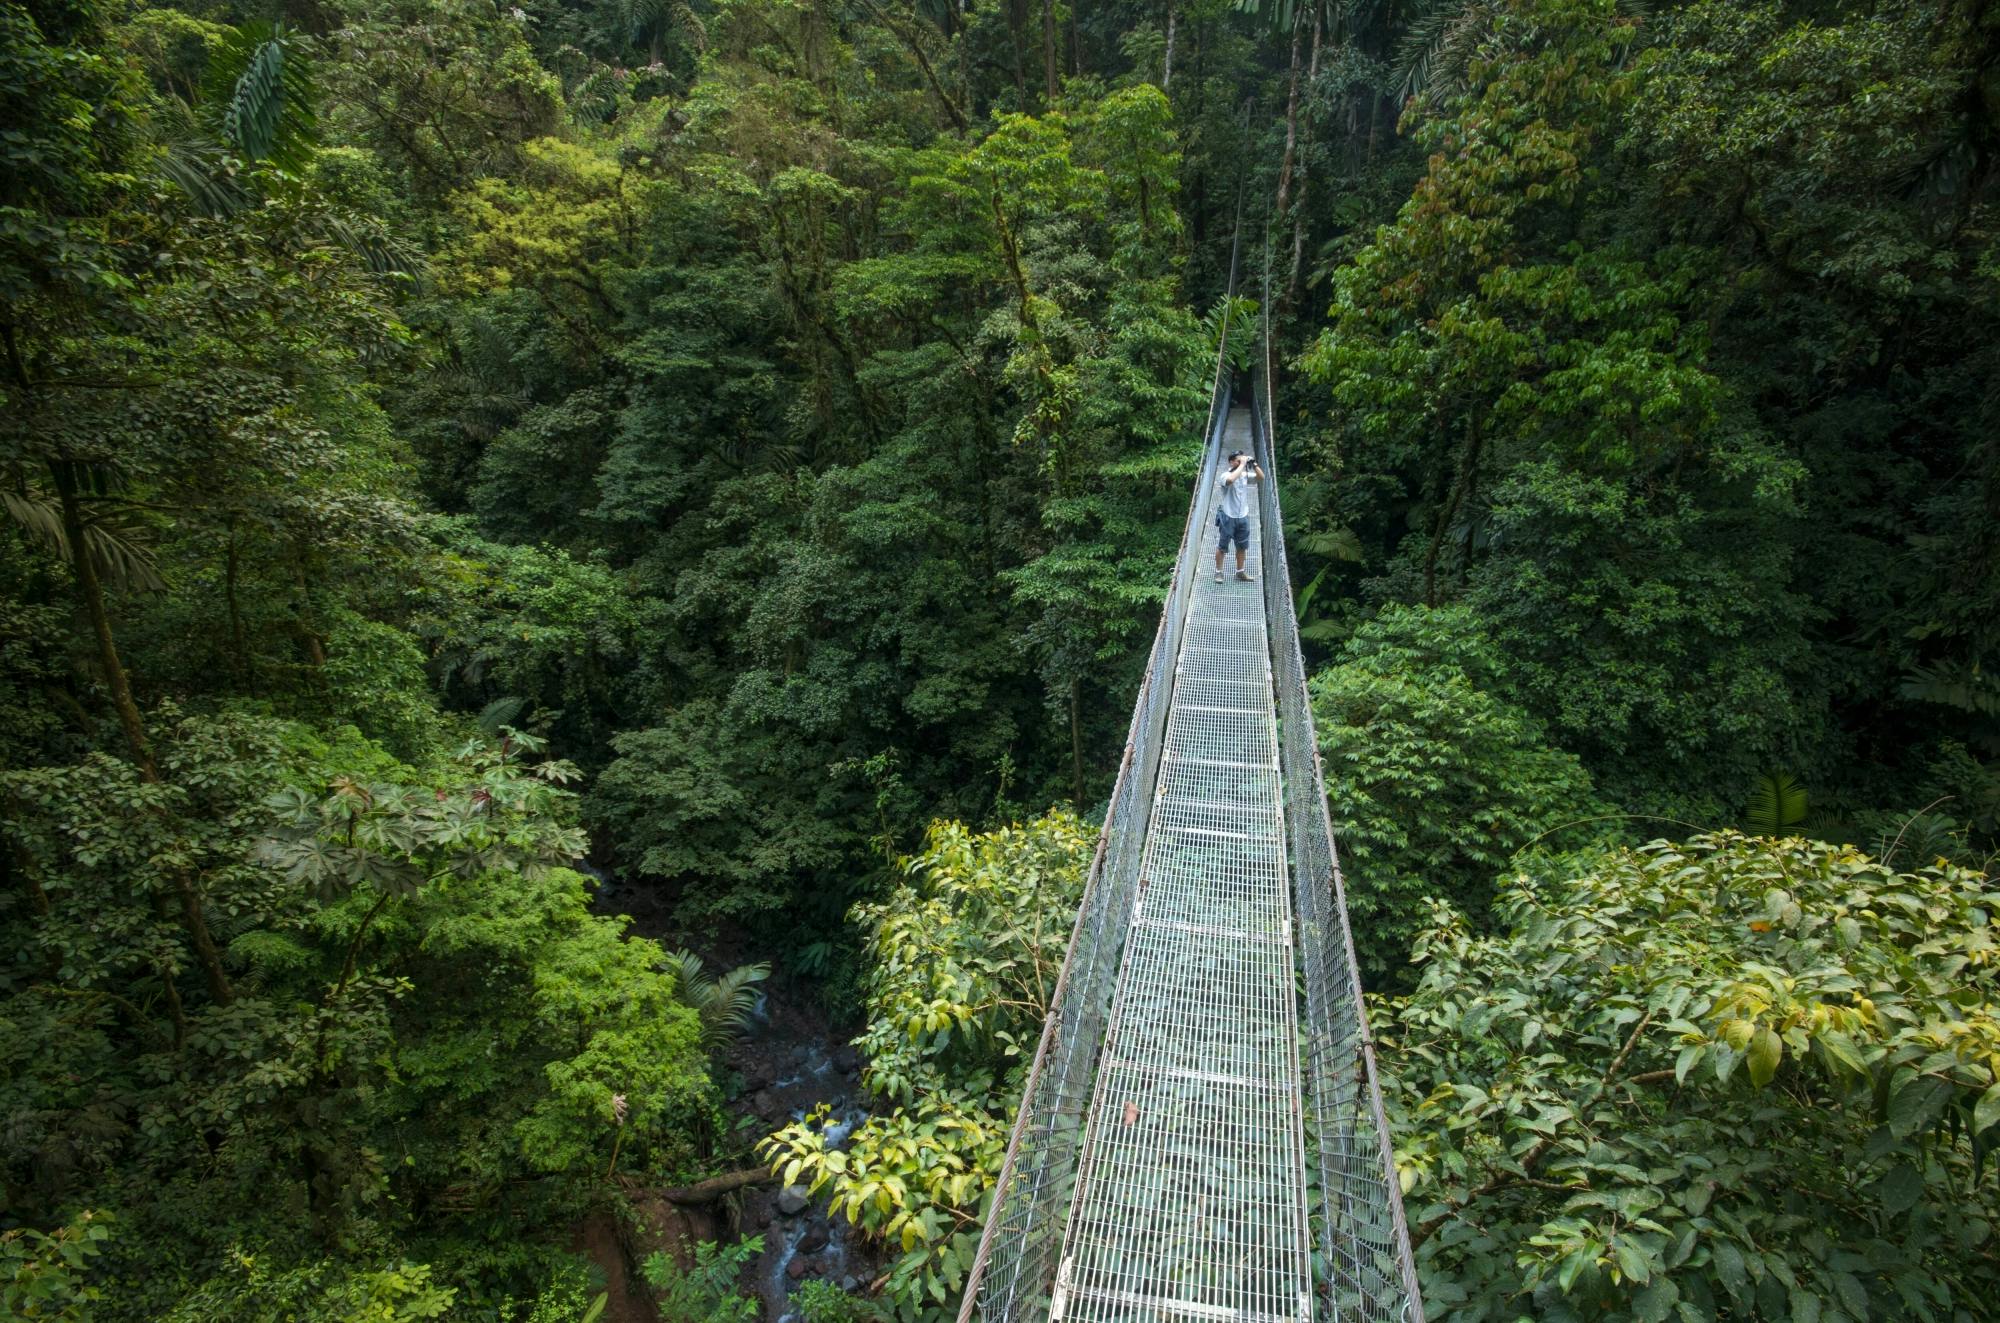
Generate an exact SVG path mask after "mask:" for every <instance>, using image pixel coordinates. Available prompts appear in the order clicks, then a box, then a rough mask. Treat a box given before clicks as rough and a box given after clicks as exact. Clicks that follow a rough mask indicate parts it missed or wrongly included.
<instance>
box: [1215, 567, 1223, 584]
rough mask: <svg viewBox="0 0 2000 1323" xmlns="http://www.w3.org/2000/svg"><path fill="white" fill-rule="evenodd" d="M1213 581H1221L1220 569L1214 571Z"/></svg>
mask: <svg viewBox="0 0 2000 1323" xmlns="http://www.w3.org/2000/svg"><path fill="white" fill-rule="evenodd" d="M1215 581H1216V582H1217V583H1221V582H1222V571H1221V570H1217V571H1216V572H1215Z"/></svg>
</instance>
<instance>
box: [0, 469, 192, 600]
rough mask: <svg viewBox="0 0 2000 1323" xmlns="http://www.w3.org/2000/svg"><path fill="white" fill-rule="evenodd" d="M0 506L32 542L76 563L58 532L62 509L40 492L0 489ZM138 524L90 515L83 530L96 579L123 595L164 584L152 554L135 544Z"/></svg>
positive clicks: (152, 590) (163, 587)
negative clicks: (121, 592)
mask: <svg viewBox="0 0 2000 1323" xmlns="http://www.w3.org/2000/svg"><path fill="white" fill-rule="evenodd" d="M0 504H4V505H5V506H6V509H7V517H8V518H9V519H11V520H13V521H14V523H15V524H16V525H18V526H19V527H20V529H21V531H22V532H23V533H25V534H26V535H27V536H28V537H29V538H30V539H32V540H33V541H36V542H39V543H41V544H42V545H43V546H44V547H46V548H48V550H49V551H50V552H51V553H52V554H54V555H55V556H56V558H57V559H59V560H61V561H62V562H63V563H64V564H65V565H72V564H75V562H76V557H75V549H74V548H73V547H71V546H70V540H69V534H68V532H67V530H65V529H64V528H63V520H62V507H61V506H60V505H58V504H57V503H56V501H55V500H54V499H53V498H51V497H48V496H46V495H44V494H42V493H41V492H38V491H36V490H34V489H33V488H29V489H27V490H25V491H21V490H16V491H0ZM141 527H142V525H140V524H139V523H138V522H137V521H136V520H133V519H130V518H107V517H94V518H92V519H91V520H90V521H89V522H88V523H86V524H85V525H84V528H83V544H84V550H85V552H86V554H88V555H89V557H90V566H91V568H92V569H94V570H96V571H97V577H98V578H99V579H100V580H102V581H103V582H104V584H105V585H106V586H108V587H111V588H118V589H123V590H126V591H136V592H148V593H163V592H165V591H166V590H167V581H166V580H165V579H162V578H161V577H160V572H159V570H158V568H157V567H156V566H155V564H154V561H153V555H152V553H151V552H150V551H148V550H147V549H146V548H145V547H143V546H141V545H140V544H139V543H138V542H137V541H136V540H135V535H136V534H137V533H138V532H139V531H140V529H141Z"/></svg>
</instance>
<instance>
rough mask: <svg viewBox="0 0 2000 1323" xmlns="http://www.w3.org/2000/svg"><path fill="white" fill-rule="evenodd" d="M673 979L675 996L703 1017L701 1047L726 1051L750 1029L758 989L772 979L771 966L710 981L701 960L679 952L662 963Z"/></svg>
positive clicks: (742, 969) (744, 967)
mask: <svg viewBox="0 0 2000 1323" xmlns="http://www.w3.org/2000/svg"><path fill="white" fill-rule="evenodd" d="M660 965H661V967H662V968H663V969H665V970H666V971H667V972H668V973H669V974H672V975H673V976H674V985H675V994H676V995H677V996H678V997H679V998H680V999H681V1001H682V1002H684V1003H686V1004H687V1005H689V1006H691V1007H693V1008H694V1011H695V1014H697V1015H699V1016H700V1017H701V1041H702V1046H703V1047H704V1048H706V1049H707V1050H708V1051H711V1052H713V1051H716V1050H717V1049H719V1048H722V1047H725V1046H727V1045H728V1044H729V1042H730V1040H732V1039H734V1038H735V1037H736V1036H737V1035H738V1034H740V1033H742V1032H743V1030H744V1029H745V1028H746V1027H748V1025H749V1023H750V1016H751V1013H752V1012H753V1011H755V1010H756V1007H757V992H756V985H757V984H759V983H762V982H763V981H764V980H765V979H766V978H769V977H770V974H771V967H770V966H769V965H761V964H760V965H739V966H737V967H736V968H735V969H732V970H730V971H729V972H728V973H727V974H724V975H723V976H722V977H721V978H719V979H718V978H710V977H709V975H708V970H707V968H706V967H705V966H703V964H702V962H701V957H700V956H698V955H696V954H695V953H694V952H692V951H688V950H685V949H683V950H679V951H673V952H670V953H668V954H667V955H665V956H662V957H661V959H660Z"/></svg>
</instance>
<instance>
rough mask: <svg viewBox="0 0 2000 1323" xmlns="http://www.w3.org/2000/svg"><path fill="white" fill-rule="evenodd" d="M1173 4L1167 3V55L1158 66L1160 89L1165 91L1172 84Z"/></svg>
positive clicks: (1170, 0)
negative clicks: (1159, 66)
mask: <svg viewBox="0 0 2000 1323" xmlns="http://www.w3.org/2000/svg"><path fill="white" fill-rule="evenodd" d="M1174 18H1175V15H1174V6H1173V3H1172V0H1168V4H1167V57H1166V60H1165V62H1164V63H1163V64H1162V66H1161V68H1160V90H1161V91H1162V92H1164V91H1166V90H1167V89H1168V88H1169V87H1172V86H1173V85H1174Z"/></svg>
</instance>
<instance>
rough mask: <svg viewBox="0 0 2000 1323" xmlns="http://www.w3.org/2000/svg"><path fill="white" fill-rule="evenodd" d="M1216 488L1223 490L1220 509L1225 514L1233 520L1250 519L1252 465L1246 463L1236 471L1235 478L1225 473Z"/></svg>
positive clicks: (1218, 480)
mask: <svg viewBox="0 0 2000 1323" xmlns="http://www.w3.org/2000/svg"><path fill="white" fill-rule="evenodd" d="M1216 486H1218V487H1220V488H1221V489H1222V499H1221V502H1220V507H1221V511H1222V513H1223V514H1226V515H1228V516H1229V517H1230V518H1231V519H1248V518H1249V517H1250V465H1249V463H1248V462H1245V463H1244V465H1243V467H1242V468H1240V469H1238V470H1236V473H1235V476H1233V477H1232V476H1231V475H1229V474H1228V473H1224V474H1223V475H1222V477H1220V478H1219V479H1217V480H1216Z"/></svg>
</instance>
